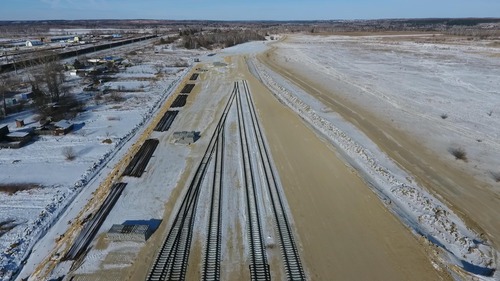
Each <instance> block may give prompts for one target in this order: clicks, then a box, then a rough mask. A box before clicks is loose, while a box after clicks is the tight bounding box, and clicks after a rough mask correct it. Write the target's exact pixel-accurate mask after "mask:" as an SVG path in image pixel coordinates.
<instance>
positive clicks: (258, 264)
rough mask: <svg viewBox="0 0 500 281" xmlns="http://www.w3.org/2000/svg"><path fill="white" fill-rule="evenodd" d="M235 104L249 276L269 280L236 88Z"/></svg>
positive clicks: (248, 151) (253, 179) (243, 115)
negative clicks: (248, 254) (244, 193)
mask: <svg viewBox="0 0 500 281" xmlns="http://www.w3.org/2000/svg"><path fill="white" fill-rule="evenodd" d="M237 92H238V93H237V95H236V101H237V102H236V104H237V111H238V127H239V135H240V144H241V155H242V161H243V177H244V186H245V192H246V202H247V204H246V205H247V217H248V234H249V235H248V237H249V241H248V242H249V245H250V259H251V261H250V277H251V280H271V272H270V269H269V264H268V261H267V254H266V249H265V245H264V240H263V237H262V223H261V221H260V220H261V215H260V210H259V205H258V198H257V196H258V191H257V186H256V182H255V179H256V174H255V171H254V169H253V167H252V160H251V159H250V157H251V153H250V151H251V150H250V144H249V134H250V132H248V131H247V122H248V121H247V120H246V117H245V113H244V112H243V102H242V97H241V92H240V90H239V87H238V90H237Z"/></svg>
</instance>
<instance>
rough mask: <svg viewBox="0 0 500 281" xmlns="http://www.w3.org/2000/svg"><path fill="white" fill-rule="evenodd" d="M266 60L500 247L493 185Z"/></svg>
mask: <svg viewBox="0 0 500 281" xmlns="http://www.w3.org/2000/svg"><path fill="white" fill-rule="evenodd" d="M275 51H276V50H275ZM278 51H279V50H278ZM261 61H262V62H264V63H266V64H267V65H268V66H270V67H271V68H272V69H274V70H275V71H278V72H279V73H280V74H281V75H283V76H284V77H286V78H287V79H288V80H290V81H293V82H294V83H295V84H296V85H298V86H299V87H301V88H302V89H304V90H305V91H307V92H308V93H309V94H311V95H312V96H314V97H315V98H317V99H318V100H320V101H321V102H322V103H324V104H325V105H326V106H328V107H330V108H331V109H332V110H334V111H335V112H337V113H339V114H340V115H341V116H342V117H343V118H344V119H345V120H347V121H349V122H351V123H353V124H355V125H356V127H357V128H358V129H359V130H361V131H362V132H363V133H364V134H365V135H367V136H368V137H369V138H370V139H371V140H372V141H373V142H375V143H376V144H377V145H378V147H379V148H380V149H382V151H384V152H385V153H387V154H388V155H389V156H390V157H391V158H392V159H393V160H395V161H396V163H398V165H400V166H401V167H402V168H403V169H405V170H407V171H409V173H410V174H412V175H413V176H414V177H415V179H416V180H417V181H418V182H419V184H421V185H422V186H424V187H426V188H427V189H428V190H429V191H431V192H434V193H435V194H437V196H438V198H441V199H442V200H443V202H446V203H447V204H448V206H450V207H451V208H452V209H453V210H455V211H456V212H457V214H459V215H460V216H461V217H462V218H463V219H464V221H465V222H466V223H467V225H468V226H469V227H472V228H474V229H476V230H477V231H478V232H479V233H481V234H482V235H484V236H485V238H487V239H488V240H489V241H491V243H492V244H493V247H495V248H498V247H499V246H500V220H499V219H498V217H499V215H500V208H499V207H498V206H499V204H500V195H499V194H498V193H496V192H495V191H494V190H493V189H492V188H491V186H490V185H489V184H487V183H485V182H483V181H481V180H480V179H478V178H475V177H474V176H473V175H471V173H470V171H467V169H466V168H464V167H463V166H460V165H458V164H456V163H453V162H449V161H447V160H445V159H443V158H442V157H440V156H439V155H436V153H434V152H433V151H431V150H430V149H428V148H426V147H425V146H424V145H423V144H422V143H421V142H419V138H418V136H412V135H408V134H406V133H404V132H402V131H400V130H398V129H396V128H394V127H393V126H392V125H391V124H390V123H391V122H390V121H389V120H382V119H381V118H379V117H378V116H377V115H376V113H374V112H371V111H370V109H369V108H364V107H361V106H360V105H359V104H356V103H355V102H353V100H351V99H349V96H348V93H337V92H333V91H332V90H330V89H329V88H327V87H325V86H324V84H322V82H320V81H321V79H325V77H324V76H322V74H321V73H319V72H317V71H315V70H314V69H310V68H308V67H307V65H303V67H302V69H300V70H299V69H295V68H294V69H292V68H290V67H289V66H287V64H286V62H284V61H282V60H279V59H277V58H276V57H275V56H274V53H273V52H270V55H266V56H262V57H261ZM311 85H314V87H312V86H311Z"/></svg>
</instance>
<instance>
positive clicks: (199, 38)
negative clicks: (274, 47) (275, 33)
mask: <svg viewBox="0 0 500 281" xmlns="http://www.w3.org/2000/svg"><path fill="white" fill-rule="evenodd" d="M179 35H180V36H181V38H182V42H183V43H182V44H183V47H185V48H187V49H197V48H206V49H214V48H227V47H231V46H234V45H238V44H241V43H245V42H249V41H259V40H265V36H264V34H262V33H261V32H259V31H255V30H252V29H239V30H221V29H215V30H211V31H203V30H195V29H188V30H182V31H180V33H179Z"/></svg>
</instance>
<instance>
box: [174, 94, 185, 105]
mask: <svg viewBox="0 0 500 281" xmlns="http://www.w3.org/2000/svg"><path fill="white" fill-rule="evenodd" d="M186 101H187V95H178V96H177V97H176V98H175V100H174V102H173V103H172V105H171V107H183V106H185V105H186Z"/></svg>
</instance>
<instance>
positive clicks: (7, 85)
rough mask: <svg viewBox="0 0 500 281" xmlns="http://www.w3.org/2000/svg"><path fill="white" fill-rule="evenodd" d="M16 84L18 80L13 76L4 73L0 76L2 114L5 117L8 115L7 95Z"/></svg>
mask: <svg viewBox="0 0 500 281" xmlns="http://www.w3.org/2000/svg"><path fill="white" fill-rule="evenodd" d="M15 84H16V82H15V80H14V78H13V77H11V76H7V75H4V76H2V77H0V94H1V95H2V114H3V117H4V118H5V117H6V116H7V101H6V95H7V93H8V92H9V91H12V90H13V87H14V85H15Z"/></svg>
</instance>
